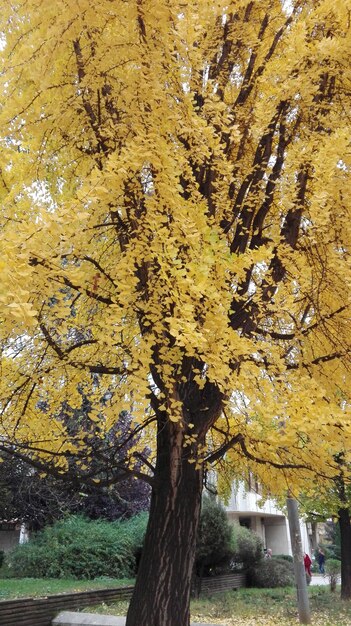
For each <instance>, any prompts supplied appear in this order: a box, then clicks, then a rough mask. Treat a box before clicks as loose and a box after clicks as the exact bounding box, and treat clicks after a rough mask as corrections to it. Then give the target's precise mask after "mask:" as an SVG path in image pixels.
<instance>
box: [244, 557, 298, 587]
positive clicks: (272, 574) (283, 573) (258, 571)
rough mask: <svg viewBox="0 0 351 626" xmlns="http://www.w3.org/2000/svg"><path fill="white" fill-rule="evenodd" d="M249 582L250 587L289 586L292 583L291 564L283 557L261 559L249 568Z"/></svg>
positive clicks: (292, 569)
mask: <svg viewBox="0 0 351 626" xmlns="http://www.w3.org/2000/svg"><path fill="white" fill-rule="evenodd" d="M249 582H250V585H251V586H252V587H263V588H271V589H272V588H275V587H290V586H292V585H294V567H293V564H292V563H289V562H288V561H286V560H285V559H262V561H260V562H259V563H258V564H257V565H256V566H255V567H252V568H250V571H249Z"/></svg>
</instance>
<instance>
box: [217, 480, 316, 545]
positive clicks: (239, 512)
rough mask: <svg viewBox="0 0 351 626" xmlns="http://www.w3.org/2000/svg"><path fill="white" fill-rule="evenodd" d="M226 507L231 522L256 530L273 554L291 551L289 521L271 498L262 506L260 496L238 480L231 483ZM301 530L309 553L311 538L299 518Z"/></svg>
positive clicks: (303, 541)
mask: <svg viewBox="0 0 351 626" xmlns="http://www.w3.org/2000/svg"><path fill="white" fill-rule="evenodd" d="M257 487H258V486H257ZM226 510H227V514H228V517H229V519H230V520H231V521H232V522H236V523H239V524H241V525H242V526H247V527H248V528H250V530H253V531H254V532H256V533H257V534H258V535H259V536H260V537H261V539H262V542H263V545H264V547H265V548H271V550H272V553H273V554H290V555H291V554H292V550H291V541H290V534H289V525H288V520H287V518H286V517H285V515H284V514H283V512H282V511H281V510H280V509H279V508H278V507H277V505H276V504H275V502H274V501H273V500H266V501H265V502H264V504H263V505H262V504H261V497H260V495H259V494H258V493H257V492H255V491H253V490H250V491H249V490H248V489H247V488H246V486H245V484H244V483H243V482H240V483H236V484H234V485H233V488H232V493H231V497H230V500H229V502H228V504H227V506H226ZM300 530H301V540H302V549H303V551H304V552H307V553H308V554H311V552H312V546H311V540H310V537H309V535H308V532H307V526H306V524H305V523H304V522H303V521H302V520H301V521H300Z"/></svg>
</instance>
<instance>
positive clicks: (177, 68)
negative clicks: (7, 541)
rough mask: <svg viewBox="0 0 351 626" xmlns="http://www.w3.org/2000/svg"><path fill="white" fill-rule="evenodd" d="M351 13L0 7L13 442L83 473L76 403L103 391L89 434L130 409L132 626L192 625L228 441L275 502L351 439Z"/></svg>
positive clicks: (295, 4) (329, 469)
mask: <svg viewBox="0 0 351 626" xmlns="http://www.w3.org/2000/svg"><path fill="white" fill-rule="evenodd" d="M350 12H351V2H350V0H343V1H337V0H333V2H332V1H331V0H291V1H289V2H284V1H283V0H260V1H259V2H258V1H257V2H255V1H252V0H251V1H249V0H214V1H213V2H197V1H195V0H194V1H190V2H178V1H176V0H167V1H166V0H159V1H158V2H152V1H151V0H128V2H126V1H125V0H114V1H111V0H99V1H97V2H94V3H92V2H88V0H77V1H76V2H67V1H66V0H57V2H55V3H52V2H49V1H48V0H21V2H18V1H17V0H14V2H11V3H7V5H6V6H4V7H3V10H2V15H1V24H2V26H1V29H2V38H1V57H2V70H1V87H2V102H1V110H0V128H1V132H0V141H1V147H2V161H1V170H0V182H1V233H0V241H1V251H2V255H1V260H0V266H1V274H2V282H1V287H0V305H1V317H2V323H1V326H0V329H1V330H0V332H1V345H2V364H1V382H0V408H1V446H2V449H3V450H11V451H12V453H14V454H17V455H19V457H20V458H21V457H25V458H29V459H30V460H31V462H33V463H34V464H36V466H37V467H42V468H44V469H45V468H49V469H50V471H54V472H55V471H56V472H60V473H64V472H65V471H68V470H69V467H70V459H71V458H73V457H75V458H76V459H77V458H78V460H79V462H80V466H81V472H82V475H83V474H84V473H85V472H88V473H89V467H90V466H91V463H92V461H93V459H92V455H93V451H92V448H91V446H90V441H91V440H90V439H89V434H88V435H87V433H86V432H85V430H84V424H83V423H82V424H81V423H80V422H79V420H78V422H77V424H76V426H75V428H74V429H69V428H67V425H65V424H64V423H63V422H62V420H60V418H59V409H60V406H61V405H62V401H63V400H64V399H67V400H68V401H69V405H70V406H71V407H72V408H73V409H74V408H79V403H80V398H81V393H85V392H86V393H89V397H90V399H91V402H92V403H93V404H94V397H95V399H96V408H95V411H94V410H92V411H91V412H90V414H89V419H90V420H91V421H92V424H95V425H96V431H95V432H93V433H92V440H93V441H96V437H97V436H100V437H101V438H102V439H103V438H105V439H106V437H107V436H108V434H109V433H110V432H111V430H113V432H114V433H116V436H117V435H118V416H119V415H120V414H121V412H123V411H124V410H128V411H130V412H131V413H132V415H133V427H132V429H131V433H130V437H131V438H133V433H134V432H136V433H137V435H138V436H137V444H136V446H134V447H133V446H130V447H129V448H128V450H129V452H128V454H127V455H126V458H125V459H124V470H125V471H126V472H129V473H133V472H136V473H137V474H138V476H139V477H140V478H145V479H146V480H149V481H150V482H152V488H153V491H152V500H151V510H150V518H149V526H148V531H147V535H146V541H145V547H144V551H143V557H142V560H141V563H140V568H139V574H138V578H137V581H136V586H135V591H134V596H133V599H132V601H131V604H130V608H129V612H128V616H127V626H136V625H137V626H151V624H152V625H153V626H165V625H166V624H167V626H176V625H177V626H180V625H181V626H187V625H188V624H189V595H190V580H191V574H192V567H193V560H194V550H195V538H196V529H197V523H198V518H199V511H200V504H201V491H202V485H203V480H204V476H205V474H206V471H207V470H208V468H209V467H210V466H211V464H216V463H217V462H219V460H220V459H222V458H223V457H225V455H226V454H227V455H230V453H229V451H230V450H235V455H236V458H237V459H238V462H237V465H236V470H237V471H238V470H239V471H240V469H241V467H242V465H243V464H245V459H246V458H248V459H254V461H255V462H257V463H263V462H264V463H265V465H264V467H265V468H267V471H266V474H265V479H266V480H267V483H268V482H269V480H270V474H269V471H270V470H269V467H272V468H274V469H277V468H282V469H283V470H284V471H282V472H281V473H280V474H279V478H278V479H277V478H276V474H274V476H275V479H274V480H275V484H274V487H275V488H276V489H277V490H281V491H283V490H286V489H287V485H288V484H291V482H292V481H294V480H299V477H301V476H302V475H304V473H305V472H308V471H310V470H314V471H317V472H319V473H320V474H321V475H323V474H325V475H326V474H328V475H333V472H335V473H336V472H337V468H336V467H335V466H334V465H333V454H334V453H335V451H336V450H338V449H340V442H341V441H342V442H346V441H348V440H349V438H350V435H351V429H350V425H351V424H350V416H349V411H348V408H347V407H348V406H349V404H348V402H347V401H346V402H345V404H344V405H343V406H340V403H338V400H337V399H338V394H343V397H344V398H348V390H349V363H350V338H349V333H348V328H347V327H348V322H349V314H350V265H349V262H348V261H349V258H348V253H349V251H348V245H349V241H350V235H351V233H350V228H351V227H350V224H351V220H350V217H351V216H350V203H349V198H348V188H349V184H350V166H351V163H350V159H351V150H350V125H351V124H350V119H349V93H350V87H351V82H350V78H351V76H350V71H351V70H350V66H349V49H350V44H351V35H350ZM97 378H98V383H97V382H96V381H97ZM111 388H112V389H113V393H112V394H111V399H110V402H109V403H108V404H107V405H106V406H105V407H104V410H103V413H102V412H101V407H100V406H99V398H101V395H102V393H104V392H105V391H106V392H107V391H108V390H110V389H111ZM43 403H45V406H46V409H45V411H44V410H43ZM317 432H318V437H319V441H318V455H316V454H314V453H313V451H312V448H313V443H314V442H315V439H316V433H317ZM145 447H148V448H149V449H150V450H153V457H152V456H151V457H150V456H149V457H148V459H146V460H145V465H144V469H143V470H142V469H140V461H141V460H143V459H142V455H141V453H140V449H144V448H145ZM139 448H140V449H139ZM349 449H350V448H349ZM267 462H269V463H267ZM136 468H138V469H136ZM298 470H299V473H298ZM113 471H114V468H113V464H111V466H109V467H106V477H105V479H106V481H107V482H108V480H109V479H110V476H109V472H111V473H113ZM90 478H91V476H90ZM96 480H99V478H96Z"/></svg>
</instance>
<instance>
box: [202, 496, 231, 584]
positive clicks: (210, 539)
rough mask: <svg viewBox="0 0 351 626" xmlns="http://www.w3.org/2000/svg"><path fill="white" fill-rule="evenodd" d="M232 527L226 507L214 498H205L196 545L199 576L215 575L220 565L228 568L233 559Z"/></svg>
mask: <svg viewBox="0 0 351 626" xmlns="http://www.w3.org/2000/svg"><path fill="white" fill-rule="evenodd" d="M231 533H232V530H231V525H230V523H229V520H228V517H227V514H226V512H225V509H224V507H223V506H222V505H221V504H220V502H218V501H217V500H215V498H213V497H208V496H205V497H204V499H203V502H202V510H201V517H200V523H199V529H198V536H197V543H196V557H195V567H196V571H197V574H198V575H200V576H202V575H203V574H209V573H214V572H211V570H213V568H215V567H216V566H218V565H221V566H222V565H224V564H226V565H227V566H228V564H229V561H230V558H231V545H230V542H231Z"/></svg>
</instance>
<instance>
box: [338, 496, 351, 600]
mask: <svg viewBox="0 0 351 626" xmlns="http://www.w3.org/2000/svg"><path fill="white" fill-rule="evenodd" d="M338 521H339V527H340V548H341V598H342V599H343V600H350V599H351V522H350V512H349V509H348V508H341V509H339V511H338Z"/></svg>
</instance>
